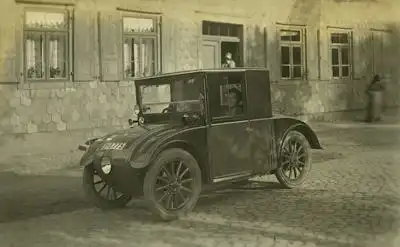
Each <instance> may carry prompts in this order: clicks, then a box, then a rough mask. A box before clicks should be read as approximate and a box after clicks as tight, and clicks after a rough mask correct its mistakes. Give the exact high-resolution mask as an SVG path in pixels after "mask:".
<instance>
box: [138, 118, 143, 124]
mask: <svg viewBox="0 0 400 247" xmlns="http://www.w3.org/2000/svg"><path fill="white" fill-rule="evenodd" d="M138 122H139V124H140V125H143V124H144V117H142V116H140V117H139V120H138Z"/></svg>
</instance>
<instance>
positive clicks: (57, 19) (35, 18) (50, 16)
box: [25, 11, 68, 28]
mask: <svg viewBox="0 0 400 247" xmlns="http://www.w3.org/2000/svg"><path fill="white" fill-rule="evenodd" d="M65 17H66V16H65V13H47V12H37V11H29V12H26V13H25V26H26V27H28V28H66V27H67V26H68V25H67V24H68V23H67V21H66V18H65Z"/></svg>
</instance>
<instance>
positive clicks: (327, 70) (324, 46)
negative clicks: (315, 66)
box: [318, 28, 332, 80]
mask: <svg viewBox="0 0 400 247" xmlns="http://www.w3.org/2000/svg"><path fill="white" fill-rule="evenodd" d="M318 43H319V46H320V49H319V57H320V70H321V71H320V76H321V80H330V79H331V77H332V75H331V71H332V70H331V67H330V66H331V62H330V57H331V49H330V33H329V30H328V29H327V28H321V29H320V31H319V40H318Z"/></svg>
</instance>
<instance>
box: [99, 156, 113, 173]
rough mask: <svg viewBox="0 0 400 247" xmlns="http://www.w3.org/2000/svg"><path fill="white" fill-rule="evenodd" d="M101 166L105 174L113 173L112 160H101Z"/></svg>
mask: <svg viewBox="0 0 400 247" xmlns="http://www.w3.org/2000/svg"><path fill="white" fill-rule="evenodd" d="M100 166H101V170H102V171H103V172H104V174H109V173H110V172H111V159H110V158H108V157H103V158H101V161H100Z"/></svg>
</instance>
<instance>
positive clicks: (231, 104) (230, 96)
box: [227, 93, 238, 107]
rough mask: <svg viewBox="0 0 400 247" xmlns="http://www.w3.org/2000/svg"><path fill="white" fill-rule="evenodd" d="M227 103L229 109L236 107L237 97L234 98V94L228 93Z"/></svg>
mask: <svg viewBox="0 0 400 247" xmlns="http://www.w3.org/2000/svg"><path fill="white" fill-rule="evenodd" d="M227 101H228V106H229V107H234V106H236V105H237V103H238V102H237V101H238V100H237V97H236V94H235V93H229V94H228V99H227Z"/></svg>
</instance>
